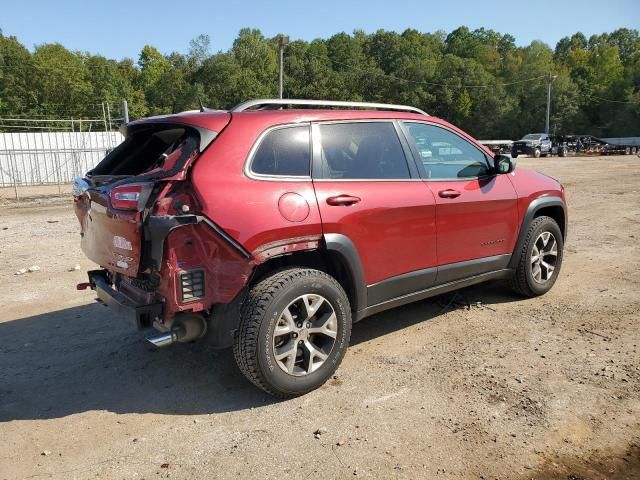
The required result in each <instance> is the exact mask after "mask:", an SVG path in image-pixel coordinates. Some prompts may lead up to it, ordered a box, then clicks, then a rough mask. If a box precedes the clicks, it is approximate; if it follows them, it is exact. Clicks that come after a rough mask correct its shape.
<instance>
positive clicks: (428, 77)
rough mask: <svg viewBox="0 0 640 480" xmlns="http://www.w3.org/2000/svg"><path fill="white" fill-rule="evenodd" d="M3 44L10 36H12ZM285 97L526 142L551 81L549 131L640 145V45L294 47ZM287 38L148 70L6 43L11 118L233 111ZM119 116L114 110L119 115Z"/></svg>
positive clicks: (479, 42) (357, 36) (629, 41)
mask: <svg viewBox="0 0 640 480" xmlns="http://www.w3.org/2000/svg"><path fill="white" fill-rule="evenodd" d="M0 32H1V31H0ZM284 63H285V68H284V96H285V97H287V98H319V99H332V100H351V101H373V102H385V103H401V104H408V105H413V106H417V107H419V108H422V109H423V110H426V111H427V112H430V113H431V114H433V115H436V116H439V117H442V118H444V119H446V120H449V121H451V122H453V123H455V124H457V125H458V126H460V127H461V128H463V129H465V130H467V131H469V132H470V133H472V134H473V135H475V136H476V137H478V138H512V139H513V138H519V137H520V136H521V135H522V134H525V133H529V132H539V131H542V130H543V128H544V122H545V111H546V95H547V79H546V77H547V76H548V74H551V75H552V76H553V77H555V78H554V79H553V81H552V111H551V129H552V130H554V131H556V132H557V133H589V134H593V135H597V136H632V135H633V136H637V135H640V36H639V34H638V31H637V30H631V29H626V28H621V29H618V30H615V31H614V32H611V33H603V34H600V35H593V36H591V37H589V38H586V37H585V35H583V34H582V33H579V32H578V33H575V34H573V35H571V36H570V37H565V38H563V39H561V40H560V41H559V42H558V43H557V45H556V46H555V49H552V48H550V47H549V46H548V45H546V44H545V43H543V42H540V41H533V42H531V44H529V45H527V46H523V47H518V46H516V44H515V39H514V37H512V36H511V35H508V34H500V33H499V32H496V31H493V30H487V29H484V28H480V29H476V30H470V29H468V28H467V27H459V28H457V29H456V30H454V31H452V32H450V33H449V34H446V33H445V32H442V31H438V32H435V33H422V32H419V31H417V30H414V29H408V30H405V31H404V32H402V33H397V32H392V31H384V30H379V31H376V32H375V33H371V34H367V33H365V32H362V31H358V30H356V31H354V32H353V33H352V34H347V33H338V34H335V35H333V36H332V37H330V38H328V39H316V40H313V41H310V42H307V41H303V40H295V41H291V42H290V43H289V44H288V45H287V46H286V47H285V50H284ZM277 78H278V37H274V38H266V37H265V36H264V35H263V34H262V33H261V32H260V30H256V29H249V28H245V29H242V30H241V31H240V32H239V34H238V36H237V38H236V39H235V41H234V42H233V46H232V47H231V48H230V49H229V50H228V51H220V52H217V53H214V54H212V53H211V52H210V40H209V37H208V36H206V35H200V36H198V37H196V38H195V39H193V40H192V41H191V42H190V48H189V51H188V52H187V53H178V52H172V53H170V54H163V53H161V52H159V51H158V50H157V49H156V48H154V47H153V46H150V45H147V46H145V47H144V48H143V49H142V51H141V52H140V55H139V56H138V59H137V60H135V61H134V60H133V59H130V58H126V59H124V60H114V59H109V58H105V57H103V56H100V55H92V54H90V53H88V52H80V51H69V50H68V49H66V48H65V47H64V46H63V45H61V44H59V43H50V44H42V45H38V46H36V47H35V49H34V50H33V52H32V51H30V50H29V49H27V48H26V47H25V46H24V45H22V44H21V43H20V41H19V40H18V39H17V38H16V37H14V36H4V35H2V34H1V33H0V118H9V117H12V116H20V117H29V116H33V117H34V118H74V117H75V118H96V117H97V116H99V115H101V112H100V110H99V108H100V105H101V104H102V102H108V103H109V104H110V105H112V106H113V105H119V104H120V102H121V101H122V100H123V99H126V100H127V102H128V105H129V114H130V118H132V119H134V118H139V117H143V116H148V115H156V114H165V113H173V112H179V111H183V110H189V109H194V108H198V105H199V100H201V101H202V102H203V103H204V104H205V105H206V106H207V107H211V108H229V107H231V106H233V105H235V104H237V103H240V102H241V101H243V100H247V99H250V98H264V97H275V96H277V92H278V83H277ZM112 108H113V107H112Z"/></svg>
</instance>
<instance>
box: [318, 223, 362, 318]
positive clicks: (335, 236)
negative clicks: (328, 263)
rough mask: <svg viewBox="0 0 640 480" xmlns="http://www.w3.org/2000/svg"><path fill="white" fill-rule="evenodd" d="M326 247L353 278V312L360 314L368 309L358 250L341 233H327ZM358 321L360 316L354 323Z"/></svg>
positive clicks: (325, 236) (325, 238) (325, 235)
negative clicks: (340, 261)
mask: <svg viewBox="0 0 640 480" xmlns="http://www.w3.org/2000/svg"><path fill="white" fill-rule="evenodd" d="M323 236H324V243H325V247H326V249H327V250H328V251H330V252H332V253H334V254H337V255H338V256H339V257H340V258H341V260H342V262H343V263H344V266H345V268H346V269H347V272H348V273H349V275H350V276H351V282H352V285H353V304H352V305H351V310H352V311H355V312H360V311H361V310H364V309H365V308H366V307H367V284H366V282H365V278H364V270H363V269H362V262H361V261H360V255H359V254H358V249H357V248H356V246H355V245H354V243H353V242H352V241H351V239H350V238H349V237H347V236H346V235H342V234H340V233H325V234H324V235H323ZM357 319H358V315H356V317H355V318H354V321H356V320H357Z"/></svg>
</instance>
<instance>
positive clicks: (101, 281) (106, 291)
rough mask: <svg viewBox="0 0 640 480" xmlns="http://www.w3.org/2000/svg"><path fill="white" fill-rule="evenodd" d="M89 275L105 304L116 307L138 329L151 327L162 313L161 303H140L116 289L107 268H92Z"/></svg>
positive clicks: (91, 282)
mask: <svg viewBox="0 0 640 480" xmlns="http://www.w3.org/2000/svg"><path fill="white" fill-rule="evenodd" d="M88 275H89V283H90V284H91V288H92V289H93V290H95V292H96V294H97V295H98V299H99V300H100V301H101V302H102V303H104V304H105V305H108V306H110V307H112V308H115V309H116V311H117V312H118V314H119V315H121V316H122V317H123V318H124V319H125V320H127V321H128V323H129V324H131V325H132V326H134V327H135V328H136V329H137V330H142V329H143V328H146V327H150V326H151V324H152V323H153V321H154V319H155V318H156V317H157V316H160V314H161V313H162V304H160V303H152V304H146V305H139V304H137V303H135V302H134V301H133V300H131V299H130V298H129V297H127V296H125V295H124V294H122V293H121V292H118V291H117V290H114V289H113V288H112V287H111V281H110V280H109V277H108V274H107V272H106V271H105V270H91V271H89V272H88Z"/></svg>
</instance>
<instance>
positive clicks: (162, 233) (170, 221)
mask: <svg viewBox="0 0 640 480" xmlns="http://www.w3.org/2000/svg"><path fill="white" fill-rule="evenodd" d="M198 221H199V219H198V216H197V215H162V216H150V217H148V218H147V220H146V222H145V224H144V228H145V239H146V240H148V241H149V242H150V244H151V255H150V260H151V262H150V265H149V266H152V267H154V268H155V269H156V270H160V266H161V265H162V257H163V255H164V241H165V239H166V238H167V235H169V232H171V230H173V229H174V228H178V227H182V226H183V225H195V224H196V223H198Z"/></svg>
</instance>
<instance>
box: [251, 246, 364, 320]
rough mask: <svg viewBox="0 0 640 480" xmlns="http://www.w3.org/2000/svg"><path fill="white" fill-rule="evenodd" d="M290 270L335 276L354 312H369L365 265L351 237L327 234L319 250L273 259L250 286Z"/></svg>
mask: <svg viewBox="0 0 640 480" xmlns="http://www.w3.org/2000/svg"><path fill="white" fill-rule="evenodd" d="M290 267H307V268H313V269H316V270H320V271H323V272H325V273H327V274H329V275H331V276H332V277H333V278H335V279H336V280H337V281H338V283H340V285H341V286H342V288H343V289H344V291H345V293H346V294H347V298H348V299H349V303H350V304H351V310H352V311H354V312H358V311H360V310H363V309H364V308H366V306H367V305H366V303H367V297H366V295H367V289H366V283H365V279H364V273H363V269H362V263H361V261H360V256H359V255H358V251H357V249H356V246H355V245H354V244H353V242H352V241H351V240H350V239H349V238H348V237H347V236H345V235H342V234H334V233H329V234H325V235H324V236H323V241H322V242H321V244H320V245H319V247H318V248H314V249H307V250H300V251H296V252H293V253H285V254H280V255H276V256H273V257H271V258H269V259H268V260H267V261H265V262H263V263H261V264H260V265H258V266H257V267H256V269H255V270H254V272H253V275H252V278H251V281H250V284H249V286H250V285H252V284H255V283H256V282H258V281H260V280H261V279H263V278H264V277H265V276H267V275H269V274H271V273H272V272H274V271H276V270H279V269H282V268H290Z"/></svg>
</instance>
